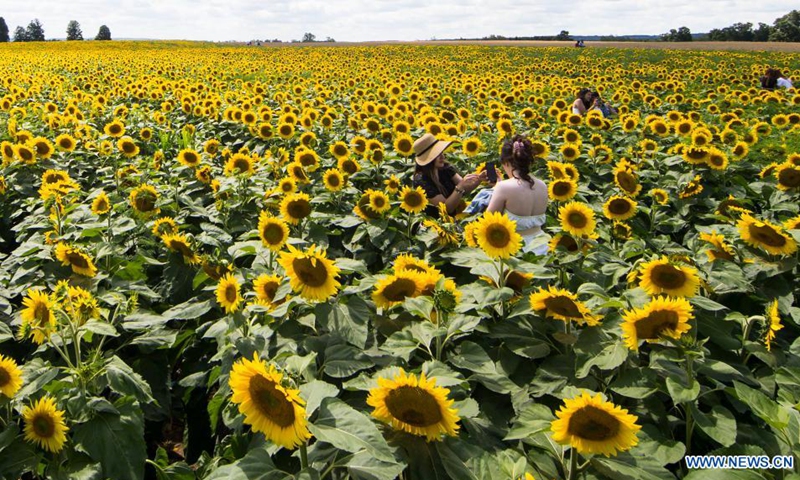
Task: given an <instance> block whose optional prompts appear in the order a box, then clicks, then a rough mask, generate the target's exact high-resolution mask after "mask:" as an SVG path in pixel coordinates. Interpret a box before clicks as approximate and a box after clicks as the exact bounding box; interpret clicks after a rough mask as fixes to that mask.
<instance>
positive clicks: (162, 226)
mask: <svg viewBox="0 0 800 480" xmlns="http://www.w3.org/2000/svg"><path fill="white" fill-rule="evenodd" d="M150 231H151V232H152V233H153V235H155V236H156V237H161V236H163V235H172V234H175V233H178V224H177V223H175V220H174V219H173V218H172V217H161V218H159V219H158V220H156V221H155V222H153V228H152V229H150Z"/></svg>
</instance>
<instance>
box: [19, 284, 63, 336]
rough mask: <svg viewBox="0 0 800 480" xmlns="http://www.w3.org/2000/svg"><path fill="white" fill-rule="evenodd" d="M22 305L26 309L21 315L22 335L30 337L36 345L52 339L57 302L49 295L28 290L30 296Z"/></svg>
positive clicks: (39, 291)
mask: <svg viewBox="0 0 800 480" xmlns="http://www.w3.org/2000/svg"><path fill="white" fill-rule="evenodd" d="M22 305H23V306H24V307H25V309H24V310H23V311H22V313H21V314H20V317H21V319H22V327H21V328H20V333H21V334H22V335H26V336H30V337H31V338H32V339H33V341H34V343H37V344H39V345H41V344H42V343H44V341H45V340H47V339H48V338H50V334H51V333H52V331H53V330H54V329H55V326H56V317H55V314H54V313H53V307H54V306H55V301H54V299H53V297H52V296H51V295H50V294H48V293H44V292H42V291H41V290H34V289H28V295H27V296H26V297H25V298H24V299H23V300H22Z"/></svg>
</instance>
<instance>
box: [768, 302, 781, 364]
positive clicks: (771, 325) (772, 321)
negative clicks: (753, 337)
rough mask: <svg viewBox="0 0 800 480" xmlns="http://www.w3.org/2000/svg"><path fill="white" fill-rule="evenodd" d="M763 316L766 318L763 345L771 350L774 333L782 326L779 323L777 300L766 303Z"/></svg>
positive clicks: (779, 315)
mask: <svg viewBox="0 0 800 480" xmlns="http://www.w3.org/2000/svg"><path fill="white" fill-rule="evenodd" d="M765 317H766V319H767V333H766V335H765V336H764V345H765V346H766V347H767V351H768V352H769V351H772V341H773V340H775V334H776V333H777V332H778V330H781V329H782V328H783V325H782V324H781V314H780V311H778V300H777V299H776V300H773V301H771V302H770V303H769V304H768V305H767V311H766V312H765Z"/></svg>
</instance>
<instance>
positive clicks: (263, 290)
mask: <svg viewBox="0 0 800 480" xmlns="http://www.w3.org/2000/svg"><path fill="white" fill-rule="evenodd" d="M280 286H281V277H279V276H278V275H268V274H266V273H263V274H261V275H259V276H258V278H256V279H255V280H254V281H253V291H255V293H256V298H257V299H259V300H261V301H262V302H266V303H267V304H269V305H271V304H272V302H273V300H275V294H276V293H277V292H278V288H279V287H280Z"/></svg>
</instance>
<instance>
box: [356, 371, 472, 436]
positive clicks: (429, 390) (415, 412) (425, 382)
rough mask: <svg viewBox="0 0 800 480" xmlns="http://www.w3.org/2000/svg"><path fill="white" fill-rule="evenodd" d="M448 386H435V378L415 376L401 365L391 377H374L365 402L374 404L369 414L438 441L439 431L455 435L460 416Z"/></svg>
mask: <svg viewBox="0 0 800 480" xmlns="http://www.w3.org/2000/svg"><path fill="white" fill-rule="evenodd" d="M449 393H450V390H448V389H446V388H442V387H437V386H436V380H435V379H428V378H426V376H425V374H424V373H422V374H420V376H419V378H417V376H416V375H414V374H413V373H411V374H406V372H405V371H404V370H403V369H400V373H399V374H397V375H396V376H395V377H394V378H392V379H387V378H383V377H379V378H378V387H376V388H373V389H371V390H370V391H369V397H367V405H369V406H371V407H375V410H373V412H372V416H373V417H375V418H377V419H378V420H380V421H382V422H385V423H388V424H389V425H391V426H392V427H393V428H394V429H396V430H400V431H404V432H408V433H410V434H412V435H418V436H421V437H425V439H426V440H427V441H429V442H430V441H438V440H440V439H441V437H442V435H449V436H452V437H454V436H456V435H458V429H459V425H458V422H459V421H460V418H459V416H458V411H457V410H456V409H455V408H452V405H453V400H448V398H447V396H448V394H449Z"/></svg>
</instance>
